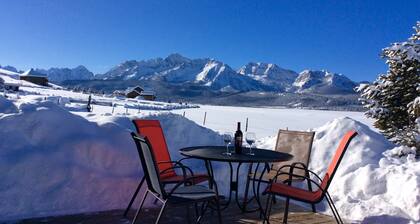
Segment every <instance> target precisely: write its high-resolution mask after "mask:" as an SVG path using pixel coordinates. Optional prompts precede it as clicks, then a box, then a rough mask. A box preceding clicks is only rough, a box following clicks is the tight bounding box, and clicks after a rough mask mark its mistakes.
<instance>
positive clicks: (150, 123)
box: [124, 119, 209, 216]
mask: <svg viewBox="0 0 420 224" xmlns="http://www.w3.org/2000/svg"><path fill="white" fill-rule="evenodd" d="M133 123H134V126H135V127H136V129H137V133H138V134H140V135H142V136H146V137H147V139H148V140H149V141H150V144H151V146H152V149H153V154H154V156H155V159H156V162H157V165H158V169H159V172H160V179H161V181H162V184H164V185H166V184H178V183H180V182H182V181H183V180H184V179H185V178H187V179H188V178H190V177H193V178H191V180H192V181H193V184H198V183H201V182H204V181H208V180H209V177H208V175H207V174H194V172H193V171H192V170H191V169H189V168H187V170H188V171H189V174H184V175H185V176H184V175H178V174H177V173H176V172H175V169H174V166H176V165H180V166H182V167H185V166H184V165H183V164H182V163H181V161H182V160H185V159H189V158H183V159H180V160H178V161H172V160H171V155H170V154H169V151H168V146H167V144H166V140H165V136H164V134H163V131H162V127H161V126H160V122H159V121H158V120H141V119H137V120H133ZM144 180H145V177H144V176H143V178H142V179H141V180H140V183H139V185H138V186H137V189H136V191H135V192H134V194H133V197H132V198H131V200H130V203H129V204H128V206H127V208H126V210H125V212H124V216H127V213H128V211H129V210H130V208H131V206H132V204H133V202H134V200H135V198H136V197H137V194H138V193H139V190H140V188H141V186H142V185H143V183H144Z"/></svg>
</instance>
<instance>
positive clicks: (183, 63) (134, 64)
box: [7, 54, 356, 94]
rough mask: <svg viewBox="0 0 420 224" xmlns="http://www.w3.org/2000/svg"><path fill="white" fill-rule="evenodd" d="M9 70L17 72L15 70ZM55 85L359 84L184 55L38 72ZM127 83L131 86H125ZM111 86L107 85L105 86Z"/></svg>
mask: <svg viewBox="0 0 420 224" xmlns="http://www.w3.org/2000/svg"><path fill="white" fill-rule="evenodd" d="M7 69H8V70H12V71H16V70H17V69H16V68H14V67H11V66H8V67H7ZM37 71H38V72H41V73H44V74H46V75H47V76H48V79H49V80H50V81H52V82H58V83H62V82H63V81H68V80H70V81H71V80H73V81H74V80H93V79H94V81H93V82H96V83H97V82H101V80H112V81H118V82H119V85H120V86H123V85H124V83H125V84H126V85H127V86H131V85H133V81H136V82H137V83H139V82H141V83H142V84H146V83H147V82H153V83H154V84H153V85H155V87H156V85H160V86H161V87H164V86H167V85H176V86H179V87H182V88H191V87H199V88H204V89H208V90H212V91H222V92H247V91H259V92H287V93H295V92H297V93H317V94H348V93H355V92H354V90H353V88H354V87H355V86H356V83H355V82H353V81H351V80H350V79H349V78H347V77H345V76H344V75H341V74H335V73H330V72H327V71H312V70H305V71H303V72H301V73H300V74H298V73H296V72H294V71H292V70H288V69H284V68H281V67H279V66H278V65H276V64H272V63H262V62H249V63H248V64H246V65H244V66H242V67H241V68H240V69H238V70H237V71H235V70H234V69H232V68H231V67H230V66H229V65H227V64H225V63H223V62H221V61H218V60H215V59H210V58H198V59H190V58H187V57H184V56H182V55H180V54H171V55H169V56H168V57H166V58H154V59H149V60H141V61H136V60H129V61H125V62H123V63H121V64H119V65H117V66H115V67H113V68H112V69H110V70H109V71H108V72H106V73H104V74H97V75H94V74H93V73H92V72H90V71H89V70H88V69H86V68H85V67H84V66H82V65H80V66H78V67H76V68H73V69H69V68H50V69H48V70H45V69H37ZM125 81H127V82H125ZM109 83H111V82H104V83H103V86H106V85H109Z"/></svg>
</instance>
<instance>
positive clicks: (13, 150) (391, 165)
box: [0, 97, 420, 223]
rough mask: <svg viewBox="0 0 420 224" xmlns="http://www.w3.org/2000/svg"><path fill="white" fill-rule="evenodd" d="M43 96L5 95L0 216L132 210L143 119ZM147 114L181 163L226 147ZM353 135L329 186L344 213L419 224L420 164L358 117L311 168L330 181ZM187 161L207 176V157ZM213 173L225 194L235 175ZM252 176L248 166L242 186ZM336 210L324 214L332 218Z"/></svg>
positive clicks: (322, 141)
mask: <svg viewBox="0 0 420 224" xmlns="http://www.w3.org/2000/svg"><path fill="white" fill-rule="evenodd" d="M47 98H48V97H47ZM43 99H45V97H25V99H19V100H17V102H15V104H16V105H17V106H15V104H13V103H12V102H11V101H10V100H9V99H5V98H2V97H0V127H1V128H0V180H1V182H0V208H1V209H0V220H9V219H20V218H26V217H37V216H50V215H59V214H71V213H80V212H92V211H100V210H108V209H121V208H124V207H125V206H126V204H127V202H128V200H129V199H130V197H131V194H132V192H133V190H134V189H135V188H136V186H137V184H138V181H139V179H140V176H141V175H142V172H141V170H140V164H139V160H138V155H137V152H136V149H135V146H134V143H133V141H132V140H131V138H130V135H129V132H130V131H131V130H134V128H133V126H132V124H131V121H130V119H132V118H135V117H127V116H126V115H122V116H110V115H107V114H83V115H82V116H84V117H82V116H79V115H76V114H73V113H70V112H68V111H67V109H68V102H67V103H63V104H59V105H58V104H57V102H56V100H54V99H53V100H52V99H50V98H48V99H47V100H43ZM63 102H64V101H63ZM6 113H7V114H6ZM139 116H142V118H147V119H158V120H160V121H161V124H162V126H163V130H164V134H165V136H166V139H167V142H168V146H169V149H170V152H171V155H172V157H173V159H174V160H176V159H179V158H180V157H181V156H180V154H179V153H178V149H179V148H182V147H188V146H193V145H209V144H211V145H214V144H222V139H221V137H220V135H219V134H218V133H217V132H214V131H212V130H210V129H207V128H204V127H201V126H199V125H197V124H196V123H194V122H193V121H190V120H188V119H185V118H184V117H182V116H180V115H175V114H171V113H167V112H159V113H148V114H145V113H143V114H140V115H139ZM348 130H356V131H357V132H358V133H359V135H358V136H357V137H356V138H355V139H354V140H353V141H352V143H351V144H350V146H349V149H348V151H347V153H346V155H345V156H344V159H343V161H342V164H341V165H340V167H339V169H338V172H337V174H336V176H335V177H334V180H333V183H332V185H331V188H330V192H331V194H332V197H333V199H334V201H335V202H336V205H337V207H338V210H339V211H340V213H341V214H342V216H343V217H344V218H346V219H348V220H354V221H361V222H363V223H378V222H379V223H384V222H393V223H407V222H408V221H412V222H420V214H419V213H420V205H419V202H420V190H419V186H420V162H419V161H418V160H416V159H415V158H414V157H413V155H409V156H407V157H402V158H398V157H395V156H394V155H395V154H398V153H396V152H397V151H402V150H403V149H393V150H388V149H391V148H392V147H393V145H391V144H390V143H389V142H388V141H387V140H386V139H384V138H383V137H382V135H380V134H378V133H376V132H374V131H372V130H371V129H370V128H369V127H367V126H366V125H364V124H362V123H360V122H358V121H355V120H352V119H350V118H338V119H335V120H333V121H330V122H328V123H326V124H325V125H323V126H322V127H319V128H317V129H316V136H315V141H314V144H313V151H312V152H313V153H312V157H311V164H310V167H311V169H313V170H314V171H315V172H317V173H318V174H320V175H323V173H324V171H325V170H326V168H327V166H328V164H329V162H330V159H331V158H332V155H333V154H334V152H335V149H336V148H337V145H338V143H339V141H340V139H341V137H342V136H343V135H344V134H345V133H346V132H347V131H348ZM275 141H276V139H275V138H274V137H267V138H263V139H260V140H259V141H258V145H259V146H260V147H264V148H274V144H275ZM386 150H388V151H386ZM404 150H405V149H404ZM405 151H407V150H405ZM383 152H385V153H383ZM187 164H188V165H190V166H192V168H193V169H194V170H195V171H201V172H204V164H203V162H202V161H193V160H191V161H189V162H187ZM214 168H215V176H216V181H217V182H218V185H219V190H220V191H221V192H220V193H221V194H225V195H226V193H227V189H228V182H227V181H226V178H227V177H228V173H229V169H227V166H226V164H220V163H219V164H217V163H215V164H214ZM244 172H246V166H243V169H242V170H241V174H240V176H241V179H242V180H241V181H244V179H245V178H242V177H245V175H244ZM240 186H241V187H243V184H240ZM240 190H241V189H240ZM327 207H328V206H326V204H321V205H320V206H319V208H318V209H320V210H321V211H326V212H328V208H327Z"/></svg>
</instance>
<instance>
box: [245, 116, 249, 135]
mask: <svg viewBox="0 0 420 224" xmlns="http://www.w3.org/2000/svg"><path fill="white" fill-rule="evenodd" d="M245 131H246V132H247V131H248V118H246V123H245Z"/></svg>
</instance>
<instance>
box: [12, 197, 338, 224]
mask: <svg viewBox="0 0 420 224" xmlns="http://www.w3.org/2000/svg"><path fill="white" fill-rule="evenodd" d="M283 206H284V203H283V201H281V200H279V201H278V202H277V203H276V204H275V205H274V207H273V210H272V214H271V218H270V223H282V221H283ZM190 210H191V221H192V223H193V216H194V215H193V213H194V212H193V211H194V209H192V208H191V209H190ZM123 212H124V211H123V210H113V211H104V212H97V213H89V214H77V215H67V216H59V217H46V218H37V219H28V220H23V221H20V222H18V223H19V224H35V223H44V224H53V223H54V224H75V223H77V224H130V223H131V221H130V220H132V218H133V217H134V213H135V211H134V210H132V211H130V213H129V215H128V218H124V217H123V216H122V214H123ZM157 214H158V209H145V210H144V211H143V212H142V213H141V214H140V218H139V220H138V221H137V223H139V224H140V223H141V224H149V223H150V224H151V223H154V220H155V219H156V217H157ZM222 216H223V222H224V223H241V224H247V223H249V224H250V223H262V220H261V219H259V213H257V212H254V213H242V212H241V211H240V210H239V209H238V207H236V205H235V204H233V203H232V204H231V206H230V207H229V208H228V209H226V210H224V211H223V212H222ZM186 217H187V212H186V209H185V208H184V207H178V208H170V207H168V208H167V210H165V213H164V215H163V216H162V222H161V223H174V224H183V223H188V222H187V219H186ZM202 223H217V214H216V212H212V211H207V212H206V215H205V217H204V219H203V222H202ZM288 223H310V224H315V223H316V224H327V223H335V220H334V218H333V217H330V216H327V215H323V214H318V213H312V212H309V211H308V210H305V209H303V208H302V207H299V206H296V205H292V206H291V212H290V213H289V218H288Z"/></svg>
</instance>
